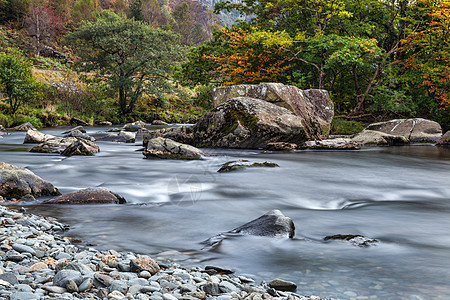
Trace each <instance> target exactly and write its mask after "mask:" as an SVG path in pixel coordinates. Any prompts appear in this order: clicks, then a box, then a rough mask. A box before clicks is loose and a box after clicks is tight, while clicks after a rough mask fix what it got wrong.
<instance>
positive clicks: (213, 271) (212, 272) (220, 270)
mask: <svg viewBox="0 0 450 300" xmlns="http://www.w3.org/2000/svg"><path fill="white" fill-rule="evenodd" d="M205 272H206V273H208V274H209V275H215V274H222V275H223V274H225V275H228V274H233V273H234V271H232V270H228V269H224V268H220V267H215V266H206V267H205Z"/></svg>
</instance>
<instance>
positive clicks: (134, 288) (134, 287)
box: [128, 284, 142, 295]
mask: <svg viewBox="0 0 450 300" xmlns="http://www.w3.org/2000/svg"><path fill="white" fill-rule="evenodd" d="M141 289H142V285H139V284H134V285H131V286H130V288H129V289H128V293H130V294H131V295H136V294H139V293H140V292H141Z"/></svg>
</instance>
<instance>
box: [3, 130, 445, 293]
mask: <svg viewBox="0 0 450 300" xmlns="http://www.w3.org/2000/svg"><path fill="white" fill-rule="evenodd" d="M64 129H65V128H54V129H47V130H43V132H45V133H50V134H55V135H61V132H62V131H64ZM88 134H91V135H94V136H96V135H97V136H98V135H102V134H105V133H104V128H98V127H97V128H95V127H94V128H89V129H88ZM24 135H25V134H24V133H13V134H12V135H10V136H4V137H3V138H0V160H1V161H5V162H8V163H12V164H15V165H18V166H22V167H27V168H29V169H30V170H32V171H33V172H35V173H36V174H37V175H39V176H41V177H42V178H44V179H45V180H48V181H50V182H52V183H53V184H54V185H55V186H56V187H58V188H59V190H60V191H61V192H62V193H67V192H71V191H74V190H78V189H81V188H86V187H93V186H102V187H106V188H108V189H110V190H112V191H113V192H116V193H118V194H121V195H122V196H124V197H125V198H126V199H127V201H128V203H127V204H126V205H94V206H57V207H42V206H39V205H36V206H31V207H30V208H29V210H30V211H31V212H34V213H40V214H44V215H48V216H53V217H56V218H58V219H59V220H60V221H62V222H65V223H68V224H70V225H71V230H70V231H69V232H67V235H69V236H72V237H76V238H77V239H81V240H82V241H83V242H84V244H92V245H95V246H96V247H97V248H100V249H116V250H123V251H135V252H138V253H144V254H150V255H152V256H154V257H158V258H160V259H163V258H165V259H172V260H177V261H179V263H180V264H182V265H184V266H194V265H202V266H204V265H216V266H221V267H225V268H231V269H233V270H235V271H236V272H237V273H239V274H243V273H244V274H245V273H250V274H254V275H255V276H254V277H255V278H256V279H257V280H258V281H260V280H266V281H269V280H271V279H273V278H275V277H280V278H283V279H287V280H292V281H295V282H296V283H297V284H298V286H299V288H298V290H297V291H298V293H299V294H304V295H310V294H313V295H320V296H322V297H335V298H339V299H352V298H357V297H360V299H450V234H449V231H450V149H448V148H447V149H444V148H438V147H434V146H431V145H428V146H404V147H391V148H372V149H365V150H360V151H345V152H333V151H301V152H297V153H277V154H274V153H266V154H263V153H261V152H260V151H256V150H255V151H250V150H246V151H239V150H211V152H213V153H215V154H218V156H213V157H208V158H206V159H205V160H202V161H173V160H147V159H143V155H142V153H141V152H140V151H137V150H139V149H140V148H141V142H140V141H138V142H137V143H136V144H117V143H107V142H98V145H99V146H100V148H101V152H100V153H98V154H96V155H95V156H93V157H70V158H64V157H62V156H59V155H52V154H36V153H29V152H27V149H28V148H30V147H31V146H32V145H23V144H22V143H23V139H24ZM237 159H247V160H250V161H255V162H256V161H266V160H268V161H271V162H275V163H277V164H279V165H280V168H255V169H246V170H241V171H238V172H234V173H225V174H219V173H217V170H218V169H219V167H220V165H221V164H222V163H225V162H227V161H230V160H237ZM272 209H279V210H281V211H282V212H283V213H284V214H285V215H286V216H289V217H291V218H292V219H293V221H294V223H295V225H296V237H295V239H293V240H289V239H270V238H262V237H251V236H239V237H232V238H229V239H227V240H225V241H224V242H223V243H222V244H221V246H220V247H218V248H217V249H215V250H213V251H205V250H201V249H202V247H203V245H202V244H201V242H202V241H204V240H206V239H207V238H209V237H211V236H214V235H216V234H218V233H220V232H224V231H228V230H231V229H233V228H235V227H238V226H240V225H242V224H244V223H246V222H248V221H250V220H252V219H254V218H257V217H259V216H260V215H262V214H264V213H266V212H267V211H269V210H272ZM334 234H361V235H364V236H367V237H370V238H375V239H377V240H379V243H378V244H377V245H376V246H372V247H368V248H360V247H355V246H353V245H350V244H348V243H346V242H341V241H334V242H324V241H323V238H324V237H325V236H328V235H334ZM365 297H367V298H365Z"/></svg>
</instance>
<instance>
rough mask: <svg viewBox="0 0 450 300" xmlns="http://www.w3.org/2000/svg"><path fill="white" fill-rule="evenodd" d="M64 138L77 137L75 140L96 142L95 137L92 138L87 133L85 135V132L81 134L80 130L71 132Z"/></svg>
mask: <svg viewBox="0 0 450 300" xmlns="http://www.w3.org/2000/svg"><path fill="white" fill-rule="evenodd" d="M64 137H75V138H78V139H84V140H88V141H91V142H93V141H95V138H94V137H92V136H90V135H88V134H86V133H83V132H81V131H79V130H71V131H69V132H68V133H67V134H65V135H64Z"/></svg>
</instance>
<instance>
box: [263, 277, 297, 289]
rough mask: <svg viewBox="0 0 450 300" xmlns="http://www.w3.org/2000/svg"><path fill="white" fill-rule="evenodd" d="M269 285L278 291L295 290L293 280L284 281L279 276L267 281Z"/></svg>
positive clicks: (295, 286)
mask: <svg viewBox="0 0 450 300" xmlns="http://www.w3.org/2000/svg"><path fill="white" fill-rule="evenodd" d="M269 287H271V288H273V289H275V290H278V291H286V292H295V291H296V290H297V285H296V284H295V283H294V282H291V281H286V280H283V279H279V278H277V279H274V280H272V281H271V282H269Z"/></svg>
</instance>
